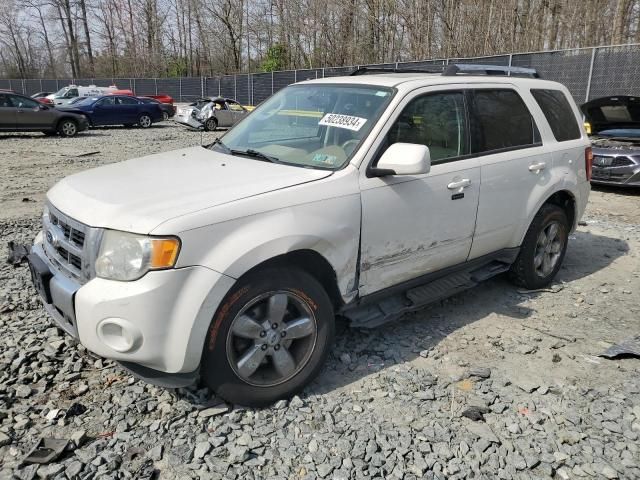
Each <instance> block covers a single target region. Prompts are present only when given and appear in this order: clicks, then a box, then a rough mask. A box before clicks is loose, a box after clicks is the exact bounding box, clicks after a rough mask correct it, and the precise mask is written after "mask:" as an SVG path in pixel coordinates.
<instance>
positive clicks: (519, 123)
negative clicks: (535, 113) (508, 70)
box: [471, 89, 540, 154]
mask: <svg viewBox="0 0 640 480" xmlns="http://www.w3.org/2000/svg"><path fill="white" fill-rule="evenodd" d="M471 105H472V108H471V111H472V114H471V133H472V141H471V150H472V153H476V154H478V153H487V152H495V151H502V150H515V149H519V148H528V147H533V146H537V145H540V133H539V131H538V127H536V124H535V122H534V120H533V117H532V116H531V113H530V112H529V109H528V108H527V106H526V105H525V103H524V102H523V101H522V99H521V98H520V95H518V94H517V93H516V92H515V91H513V90H507V89H505V90H474V91H473V94H472V101H471Z"/></svg>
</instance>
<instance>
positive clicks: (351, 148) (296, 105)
mask: <svg viewBox="0 0 640 480" xmlns="http://www.w3.org/2000/svg"><path fill="white" fill-rule="evenodd" d="M393 93H394V90H393V89H391V88H385V87H373V86H361V85H323V84H308V85H292V86H290V87H287V88H285V89H283V90H280V91H279V92H278V93H276V94H275V95H273V96H272V97H271V98H269V99H268V100H266V101H265V102H264V103H262V104H261V105H260V106H259V107H257V108H256V109H255V110H254V111H253V112H252V113H251V114H250V115H249V116H247V117H246V118H245V119H244V120H243V121H242V122H240V123H239V124H238V125H237V126H236V127H234V128H233V129H231V130H230V131H229V132H228V133H227V134H226V135H225V136H224V137H223V138H222V142H223V144H222V145H221V144H220V143H218V144H215V145H214V148H219V149H221V150H222V151H225V150H226V151H227V152H228V151H231V153H234V154H242V153H246V152H247V151H249V153H252V155H251V156H253V157H256V158H260V159H266V158H268V159H270V160H271V161H275V162H278V163H286V164H291V165H298V166H301V167H312V168H319V169H330V170H337V169H339V168H341V167H342V166H344V165H345V164H346V163H347V162H348V161H349V159H350V158H351V155H352V154H353V153H354V152H355V151H356V149H357V147H358V146H359V145H360V142H361V141H362V140H363V139H364V138H366V136H367V134H368V133H369V132H370V131H371V128H373V125H374V124H375V123H376V121H377V120H378V118H379V117H380V115H381V113H382V112H383V111H384V109H385V108H386V106H387V105H388V103H389V101H390V99H391V97H392V96H393ZM256 153H258V154H260V155H257V154H256Z"/></svg>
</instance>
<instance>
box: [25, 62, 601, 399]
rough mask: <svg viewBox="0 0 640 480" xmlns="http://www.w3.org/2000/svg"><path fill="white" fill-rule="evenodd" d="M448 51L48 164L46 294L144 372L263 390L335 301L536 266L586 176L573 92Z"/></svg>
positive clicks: (557, 245)
mask: <svg viewBox="0 0 640 480" xmlns="http://www.w3.org/2000/svg"><path fill="white" fill-rule="evenodd" d="M453 67H455V69H454V70H451V67H450V68H449V69H448V70H447V71H446V72H445V73H444V74H442V75H441V74H437V75H436V74H424V73H420V72H415V71H414V72H406V73H387V74H379V75H359V76H349V77H339V78H335V77H334V78H327V79H318V80H311V81H305V82H301V83H298V84H295V85H291V86H289V87H287V88H285V89H283V90H280V91H279V92H277V93H276V94H275V95H273V96H272V97H271V98H269V99H268V100H266V101H265V102H263V103H262V104H261V105H260V106H259V107H257V109H256V110H255V111H254V112H253V113H252V114H251V115H250V116H249V117H247V119H246V120H245V121H243V122H241V123H240V124H238V125H237V126H236V127H235V128H233V129H231V130H230V131H229V132H227V133H226V134H225V135H224V136H223V137H222V138H221V139H217V140H216V141H215V142H214V143H213V144H211V145H208V146H202V147H201V146H197V147H191V148H185V149H182V150H177V151H172V152H166V153H160V154H155V155H150V156H147V157H143V158H138V159H135V160H130V161H126V162H121V163H114V164H110V165H106V166H103V167H100V168H96V169H92V170H87V171H84V172H80V173H77V174H75V175H72V176H70V177H67V178H65V179H63V180H61V181H60V182H59V183H58V184H56V185H55V186H54V187H53V188H52V189H51V190H50V191H49V192H48V193H47V203H46V208H45V211H44V215H43V230H42V233H40V234H39V235H38V236H37V238H36V239H35V243H34V245H33V248H32V252H31V254H30V255H29V257H28V258H29V265H30V268H31V272H32V276H33V280H34V284H35V286H36V288H37V290H38V292H39V293H40V295H41V297H42V299H43V303H44V306H45V309H46V310H47V311H48V312H49V314H50V315H51V317H52V318H53V320H54V321H55V322H56V324H57V325H58V326H60V327H61V328H62V329H64V330H65V331H66V332H68V333H69V334H70V335H73V336H75V337H77V338H78V339H79V341H80V342H81V343H82V344H83V345H84V346H86V348H87V349H88V350H90V351H91V352H94V353H95V354H97V355H100V356H103V357H106V358H110V359H114V360H116V361H118V362H120V363H121V364H122V365H123V366H125V367H126V368H128V369H129V370H131V371H132V372H134V373H135V374H136V375H138V376H139V377H141V378H144V379H147V380H148V381H150V382H153V383H156V384H160V385H168V386H172V387H176V386H181V385H182V386H184V385H188V384H192V383H194V382H196V381H197V380H198V379H199V378H201V379H202V380H203V381H204V383H205V384H206V385H208V386H209V387H210V388H211V389H213V390H214V391H215V392H216V393H217V394H218V395H219V396H220V397H222V398H225V399H227V400H229V401H230V402H232V403H238V404H244V405H254V406H257V405H265V404H268V403H270V402H273V401H274V400H276V399H279V398H283V397H288V396H290V395H292V394H293V393H294V392H297V391H299V390H300V389H302V388H303V387H304V386H305V385H306V384H308V383H309V382H310V381H311V379H313V378H314V377H315V376H316V374H317V373H318V372H319V371H320V369H321V367H322V365H323V362H324V360H325V358H326V356H327V354H328V352H329V351H330V348H331V343H332V339H333V335H334V322H335V315H336V314H340V315H342V316H343V317H346V318H348V319H349V320H350V321H351V322H352V324H354V325H358V326H369V327H371V326H376V325H379V324H381V323H383V322H385V321H389V320H394V319H397V318H399V317H401V316H402V315H403V314H404V313H405V312H407V311H410V310H415V309H419V308H421V307H423V306H424V305H427V304H429V303H431V302H434V301H437V300H439V299H442V298H444V297H446V296H448V295H451V294H454V293H457V292H460V291H462V290H464V289H466V288H469V287H472V286H474V285H477V284H478V283H479V282H481V281H483V280H486V279H488V278H490V277H492V276H494V275H497V274H500V273H502V272H509V275H510V276H511V278H512V279H513V281H514V282H515V283H516V284H517V285H521V286H524V287H526V288H529V289H537V288H541V287H544V286H545V285H548V284H549V283H550V282H551V281H552V280H553V278H554V276H555V275H556V273H557V272H558V270H559V269H560V267H561V265H562V260H563V258H564V255H565V251H566V249H567V242H568V238H569V233H570V232H571V231H572V230H573V229H574V228H575V227H576V225H577V223H578V220H579V219H580V217H581V215H582V214H583V212H584V209H585V206H586V204H587V198H588V196H589V191H590V187H589V177H590V171H591V148H590V143H589V139H588V137H587V135H586V133H585V131H584V129H583V127H582V126H581V124H582V121H581V115H580V112H579V111H578V109H577V107H576V105H575V103H574V101H573V100H572V98H571V96H570V94H569V92H568V90H567V89H566V88H565V87H564V86H562V85H561V84H559V83H555V82H550V81H544V80H539V79H535V78H517V77H516V76H513V75H516V74H525V73H527V71H525V70H524V69H507V68H505V67H502V71H500V72H499V73H503V74H505V76H496V75H495V71H496V69H497V67H489V66H486V67H484V68H482V69H480V68H478V66H475V67H476V68H475V70H472V71H474V72H475V73H482V72H484V71H486V73H487V75H468V74H466V72H467V69H469V68H470V67H469V66H459V67H456V66H453ZM365 73H366V72H365ZM489 73H492V74H491V75H488V74H489ZM506 73H511V74H512V76H506ZM426 328H428V327H426ZM347 334H348V333H347Z"/></svg>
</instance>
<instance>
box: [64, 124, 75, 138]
mask: <svg viewBox="0 0 640 480" xmlns="http://www.w3.org/2000/svg"><path fill="white" fill-rule="evenodd" d="M76 131H77V128H76V124H75V123H73V122H64V123H63V124H62V133H63V134H64V135H65V137H73V136H74V135H75V134H76Z"/></svg>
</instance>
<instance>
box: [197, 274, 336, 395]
mask: <svg viewBox="0 0 640 480" xmlns="http://www.w3.org/2000/svg"><path fill="white" fill-rule="evenodd" d="M333 333H334V313H333V306H332V304H331V301H330V300H329V297H328V295H327V293H326V292H325V290H324V289H323V287H322V285H320V283H319V282H318V281H317V280H316V279H315V278H314V277H312V276H311V275H309V274H308V273H306V272H304V271H301V270H297V269H284V268H273V269H268V270H264V271H262V272H258V273H256V274H251V275H250V276H248V277H246V278H245V279H244V280H240V281H239V282H238V284H237V285H236V287H234V289H233V290H232V291H231V292H230V293H229V294H228V295H227V297H226V298H225V300H224V301H223V302H222V304H221V305H220V307H219V308H218V311H217V312H216V315H215V317H214V318H213V321H212V323H211V327H210V329H209V333H208V336H207V340H206V344H205V348H204V352H203V358H202V378H203V380H204V381H205V382H206V384H207V385H208V386H209V387H210V388H211V389H212V390H214V391H215V392H216V394H217V395H219V396H220V397H222V398H224V399H226V400H228V401H230V402H232V403H237V404H241V405H248V406H253V407H258V406H263V405H267V404H270V403H272V402H274V401H275V400H278V399H280V398H285V397H289V396H291V395H293V394H294V393H296V392H297V391H299V390H301V389H302V388H303V387H304V386H305V385H306V384H307V383H308V382H310V381H311V380H312V379H313V378H314V377H315V376H316V375H317V373H318V372H319V371H320V368H321V367H322V364H323V363H324V361H325V359H326V356H327V353H328V351H329V347H330V345H331V342H332V340H333Z"/></svg>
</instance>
